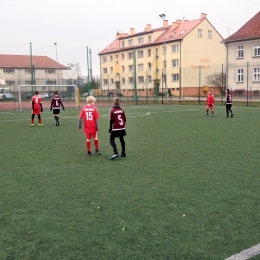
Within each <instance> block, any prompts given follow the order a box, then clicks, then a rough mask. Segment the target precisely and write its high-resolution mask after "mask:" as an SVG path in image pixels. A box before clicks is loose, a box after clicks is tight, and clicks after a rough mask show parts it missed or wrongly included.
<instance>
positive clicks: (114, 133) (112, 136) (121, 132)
mask: <svg viewBox="0 0 260 260" xmlns="http://www.w3.org/2000/svg"><path fill="white" fill-rule="evenodd" d="M125 135H126V131H125V129H123V130H118V131H112V132H111V134H110V139H115V138H116V137H120V136H125Z"/></svg>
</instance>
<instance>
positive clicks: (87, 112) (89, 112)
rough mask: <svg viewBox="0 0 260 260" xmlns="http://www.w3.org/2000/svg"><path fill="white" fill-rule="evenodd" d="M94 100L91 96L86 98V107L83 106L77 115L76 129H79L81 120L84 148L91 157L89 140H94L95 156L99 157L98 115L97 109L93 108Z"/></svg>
mask: <svg viewBox="0 0 260 260" xmlns="http://www.w3.org/2000/svg"><path fill="white" fill-rule="evenodd" d="M95 102H96V99H95V98H94V97H93V96H89V97H87V105H86V106H84V107H83V108H82V109H81V111H80V114H79V122H78V128H79V129H81V125H82V119H83V122H84V132H85V134H86V147H87V151H88V155H91V150H90V140H91V138H93V139H94V145H95V148H96V152H95V155H100V154H101V153H100V152H99V150H98V145H99V144H98V136H97V131H98V130H99V113H98V110H97V108H96V107H95V106H94V105H95Z"/></svg>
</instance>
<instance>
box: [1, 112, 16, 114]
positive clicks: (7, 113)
mask: <svg viewBox="0 0 260 260" xmlns="http://www.w3.org/2000/svg"><path fill="white" fill-rule="evenodd" d="M1 113H2V114H9V115H13V114H14V113H8V112H1Z"/></svg>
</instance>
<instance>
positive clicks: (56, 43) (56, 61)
mask: <svg viewBox="0 0 260 260" xmlns="http://www.w3.org/2000/svg"><path fill="white" fill-rule="evenodd" d="M54 45H55V46H56V62H57V75H58V86H59V85H60V77H59V69H58V66H59V65H58V45H57V43H56V42H55V43H54ZM59 88H60V87H59Z"/></svg>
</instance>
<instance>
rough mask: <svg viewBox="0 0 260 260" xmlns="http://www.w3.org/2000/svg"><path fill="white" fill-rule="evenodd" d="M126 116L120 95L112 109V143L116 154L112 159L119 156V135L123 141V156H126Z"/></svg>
mask: <svg viewBox="0 0 260 260" xmlns="http://www.w3.org/2000/svg"><path fill="white" fill-rule="evenodd" d="M125 124H126V116H125V112H124V110H123V109H122V108H121V107H120V100H119V98H118V97H115V98H114V106H113V108H112V109H111V110H110V127H109V133H110V144H111V146H112V147H113V151H114V155H112V156H111V157H110V159H111V160H114V159H116V158H118V157H119V155H118V152H117V147H116V143H115V138H116V137H119V140H120V143H121V148H122V152H121V155H120V156H121V157H126V154H125V140H124V136H125V135H126V131H125Z"/></svg>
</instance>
